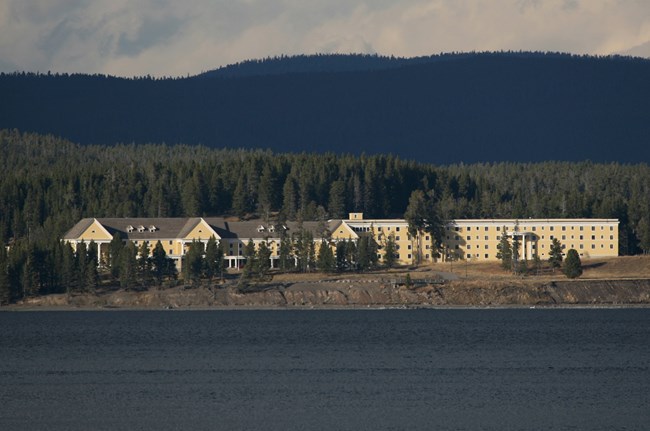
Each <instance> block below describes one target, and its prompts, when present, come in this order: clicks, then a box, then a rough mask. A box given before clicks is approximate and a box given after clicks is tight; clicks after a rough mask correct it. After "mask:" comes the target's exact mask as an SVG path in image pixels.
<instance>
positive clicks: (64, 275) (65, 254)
mask: <svg viewBox="0 0 650 431" xmlns="http://www.w3.org/2000/svg"><path fill="white" fill-rule="evenodd" d="M59 248H60V254H61V259H60V261H59V276H60V282H61V285H62V287H63V290H64V291H65V292H66V293H68V294H69V293H71V292H72V291H73V290H74V284H75V281H76V279H77V274H76V267H75V256H74V250H73V249H72V245H70V243H68V242H65V243H60V245H59Z"/></svg>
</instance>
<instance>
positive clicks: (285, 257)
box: [278, 235, 296, 271]
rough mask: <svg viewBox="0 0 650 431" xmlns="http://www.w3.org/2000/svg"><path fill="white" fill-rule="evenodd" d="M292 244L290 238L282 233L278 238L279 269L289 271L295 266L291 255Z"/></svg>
mask: <svg viewBox="0 0 650 431" xmlns="http://www.w3.org/2000/svg"><path fill="white" fill-rule="evenodd" d="M292 250H293V244H292V241H291V238H290V237H288V236H287V235H283V236H282V239H281V240H280V251H279V253H278V255H279V256H278V257H279V260H280V269H281V270H282V271H289V270H292V269H294V268H295V266H296V265H295V261H294V259H293V256H292Z"/></svg>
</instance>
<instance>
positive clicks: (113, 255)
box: [108, 233, 124, 278]
mask: <svg viewBox="0 0 650 431" xmlns="http://www.w3.org/2000/svg"><path fill="white" fill-rule="evenodd" d="M123 248H124V243H123V242H122V238H121V237H120V235H119V234H118V233H115V234H114V235H113V239H111V242H110V244H109V246H108V252H109V262H108V264H109V265H110V267H111V275H112V276H113V277H114V278H118V277H119V276H120V266H121V260H120V259H121V255H122V249H123Z"/></svg>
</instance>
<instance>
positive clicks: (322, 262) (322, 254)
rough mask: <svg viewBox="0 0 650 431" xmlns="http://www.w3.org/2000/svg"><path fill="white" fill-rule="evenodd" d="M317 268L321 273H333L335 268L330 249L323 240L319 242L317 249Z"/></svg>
mask: <svg viewBox="0 0 650 431" xmlns="http://www.w3.org/2000/svg"><path fill="white" fill-rule="evenodd" d="M317 266H318V269H319V270H320V271H322V272H333V271H334V269H335V268H336V260H335V259H334V254H333V253H332V248H331V247H330V245H329V243H328V242H327V241H326V240H325V239H323V240H321V243H320V247H319V248H318V259H317Z"/></svg>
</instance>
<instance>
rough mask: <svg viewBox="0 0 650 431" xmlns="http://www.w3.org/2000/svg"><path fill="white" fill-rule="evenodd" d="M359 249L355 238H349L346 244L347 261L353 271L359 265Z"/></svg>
mask: <svg viewBox="0 0 650 431" xmlns="http://www.w3.org/2000/svg"><path fill="white" fill-rule="evenodd" d="M357 250H358V247H357V243H355V242H354V241H353V240H348V241H347V243H346V245H345V261H346V263H347V268H348V269H350V270H353V271H355V270H356V269H357V268H358V267H359V263H358V262H359V253H358V252H357Z"/></svg>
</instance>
